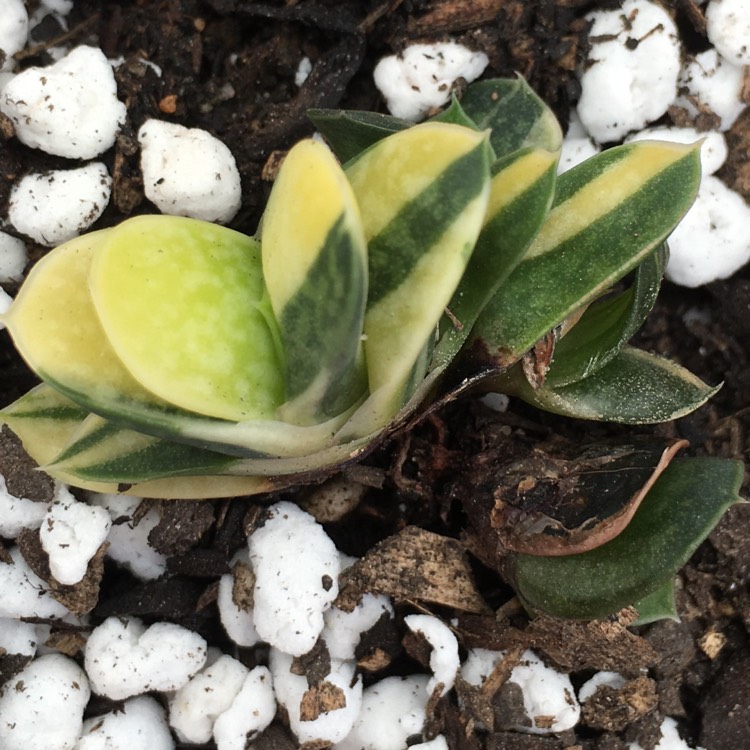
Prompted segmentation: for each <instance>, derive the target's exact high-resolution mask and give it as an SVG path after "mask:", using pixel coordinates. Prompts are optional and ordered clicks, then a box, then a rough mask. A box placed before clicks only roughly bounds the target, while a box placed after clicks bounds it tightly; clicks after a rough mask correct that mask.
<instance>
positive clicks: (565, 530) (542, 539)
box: [460, 440, 687, 562]
mask: <svg viewBox="0 0 750 750" xmlns="http://www.w3.org/2000/svg"><path fill="white" fill-rule="evenodd" d="M686 445H687V441H685V440H677V441H669V442H666V443H665V442H663V441H653V442H643V443H637V444H633V445H624V446H618V447H613V446H606V445H605V446H601V445H595V446H588V447H586V448H584V449H583V450H579V451H578V453H577V454H575V453H573V452H572V451H571V450H570V449H568V450H566V451H565V452H564V453H562V454H560V452H559V447H557V446H555V449H552V448H550V447H547V446H543V445H538V446H536V447H535V448H533V449H532V450H531V451H530V452H529V453H528V454H527V455H525V456H523V457H520V458H518V457H516V458H511V459H510V460H507V461H503V460H502V457H498V460H496V461H495V460H487V458H486V457H483V461H481V462H476V463H475V465H474V469H475V471H473V472H467V473H466V474H465V480H466V482H465V484H464V486H463V487H462V489H461V493H460V494H461V499H462V501H463V504H464V508H465V509H466V512H467V514H468V516H469V518H470V520H471V523H472V526H473V528H474V533H475V535H476V536H477V537H479V538H480V540H481V547H482V549H483V550H485V551H487V550H488V549H489V550H491V549H492V547H493V546H494V547H495V550H496V552H495V554H496V555H497V558H498V562H499V559H500V558H502V557H503V556H504V554H505V553H506V552H508V551H511V552H519V553H523V554H528V555H544V556H550V557H553V556H558V555H573V554H578V553H580V552H586V551H588V550H590V549H594V548H595V547H599V546H601V545H602V544H605V543H606V542H608V541H610V540H611V539H613V538H614V537H616V536H617V535H618V534H619V533H620V532H621V531H622V530H623V529H624V528H625V527H626V526H627V524H628V523H629V522H630V519H631V518H632V517H633V514H634V513H635V512H636V510H637V509H638V506H639V505H640V504H641V501H642V500H643V498H644V497H645V496H646V493H647V492H648V491H649V489H651V487H652V486H653V484H654V482H655V481H656V479H657V478H658V477H659V475H660V474H661V473H662V472H663V471H664V469H665V468H666V467H667V465H668V464H669V462H670V461H671V460H672V458H673V457H674V455H675V454H676V453H677V451H679V450H680V449H681V448H683V447H684V446H686ZM492 542H494V545H493V544H492Z"/></svg>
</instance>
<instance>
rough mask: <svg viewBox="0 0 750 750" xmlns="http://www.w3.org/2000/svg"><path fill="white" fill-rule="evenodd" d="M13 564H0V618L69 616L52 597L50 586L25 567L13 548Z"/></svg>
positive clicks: (18, 552) (24, 562)
mask: <svg viewBox="0 0 750 750" xmlns="http://www.w3.org/2000/svg"><path fill="white" fill-rule="evenodd" d="M10 557H11V559H12V560H13V564H12V565H9V564H8V563H3V562H0V591H2V592H3V593H2V596H0V617H45V618H46V617H58V618H63V617H65V616H66V615H68V614H70V613H69V612H68V610H67V609H65V607H63V605H62V604H60V603H59V602H58V601H56V600H55V599H53V598H52V596H51V595H50V593H49V586H47V583H46V582H45V581H43V580H42V579H41V578H39V576H37V575H36V574H35V573H34V571H32V570H31V568H30V567H29V566H28V565H27V563H26V561H25V560H24V559H23V555H22V554H21V550H19V549H18V547H12V548H11V550H10Z"/></svg>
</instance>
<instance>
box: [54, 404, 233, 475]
mask: <svg viewBox="0 0 750 750" xmlns="http://www.w3.org/2000/svg"><path fill="white" fill-rule="evenodd" d="M239 460H240V459H237V458H233V457H231V456H227V455H226V454H222V453H216V452H213V451H209V450H206V449H205V448H198V447H196V446H193V445H186V444H185V443H175V442H172V441H168V440H162V439H160V438H155V437H152V436H151V435H145V434H143V433H142V432H135V431H133V430H126V429H123V428H121V427H119V426H118V425H116V424H114V423H113V422H109V421H107V420H106V419H103V418H102V417H100V416H98V415H96V414H89V415H88V416H87V417H86V419H85V420H84V421H83V422H82V423H81V424H80V425H79V427H78V430H76V432H75V433H74V434H73V435H72V437H71V440H70V443H69V444H68V445H67V446H66V447H65V448H64V449H63V450H62V451H61V452H60V453H59V454H58V455H57V456H55V458H54V460H53V461H50V463H49V465H50V466H53V467H54V468H57V469H60V470H62V471H66V472H68V473H70V474H75V476H77V477H80V478H81V479H89V480H92V481H97V482H114V483H123V482H124V483H128V484H135V483H136V482H144V481H148V480H151V479H161V478H166V477H177V476H196V475H202V474H210V475H215V474H225V473H229V472H228V471H227V469H228V468H229V467H230V466H231V465H232V464H234V463H237V462H238V461H239Z"/></svg>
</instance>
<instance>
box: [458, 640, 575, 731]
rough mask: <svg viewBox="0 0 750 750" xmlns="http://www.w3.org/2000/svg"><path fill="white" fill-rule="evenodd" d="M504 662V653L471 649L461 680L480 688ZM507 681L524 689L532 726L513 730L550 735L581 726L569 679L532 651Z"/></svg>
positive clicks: (525, 655) (525, 703)
mask: <svg viewBox="0 0 750 750" xmlns="http://www.w3.org/2000/svg"><path fill="white" fill-rule="evenodd" d="M503 658H505V653H504V652H503V651H491V650H488V649H483V648H477V649H470V650H469V654H468V656H467V659H466V661H465V662H464V664H463V665H462V667H461V677H462V678H463V679H464V680H466V681H467V682H469V683H471V684H472V685H481V684H482V683H483V682H484V681H485V680H486V679H487V677H488V676H489V675H490V674H491V673H492V670H493V669H494V668H495V666H496V665H497V664H498V662H500V661H501V660H502V659H503ZM508 681H509V682H513V683H515V684H516V685H518V687H520V688H521V693H522V695H523V705H524V711H525V713H526V717H527V718H528V721H529V724H521V725H518V726H514V727H512V729H515V730H516V731H519V732H530V733H531V734H550V733H555V732H564V731H565V730H566V729H571V728H572V727H574V726H575V725H576V724H577V723H578V719H579V718H580V715H581V707H580V705H579V704H578V701H577V699H576V696H575V692H574V690H573V685H572V683H571V682H570V677H568V675H567V674H564V673H562V672H558V671H556V670H554V669H552V668H551V667H548V666H546V665H545V664H544V662H543V661H542V660H541V659H540V658H539V657H538V656H537V655H536V654H535V653H534V652H533V651H525V652H524V653H523V655H522V656H521V661H520V662H519V663H518V665H517V666H515V667H514V668H513V671H512V672H511V674H510V678H509V680H508ZM537 718H538V719H539V721H538V722H537ZM550 719H551V720H550Z"/></svg>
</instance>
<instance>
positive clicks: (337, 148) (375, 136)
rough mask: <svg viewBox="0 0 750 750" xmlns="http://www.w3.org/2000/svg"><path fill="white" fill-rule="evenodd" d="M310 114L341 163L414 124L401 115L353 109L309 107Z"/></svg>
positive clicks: (308, 113)
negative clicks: (402, 118) (399, 116)
mask: <svg viewBox="0 0 750 750" xmlns="http://www.w3.org/2000/svg"><path fill="white" fill-rule="evenodd" d="M307 116H308V117H309V118H310V119H311V120H312V122H313V124H314V125H315V127H316V128H317V129H318V130H319V131H320V132H321V133H322V134H323V136H324V137H325V139H326V141H328V144H329V145H330V147H331V148H332V149H333V152H334V153H335V154H336V156H338V158H339V159H340V160H341V161H342V162H347V161H349V160H350V159H353V158H354V157H355V156H358V155H359V154H361V153H362V152H363V151H366V150H367V149H368V148H369V147H370V146H372V145H373V144H374V143H377V142H378V141H379V140H381V139H382V138H385V137H386V136H389V135H391V134H393V133H397V132H398V131H399V130H405V129H406V128H408V127H411V126H412V124H413V123H411V122H407V121H406V120H401V119H399V118H398V117H391V116H390V115H382V114H378V113H377V112H365V111H359V110H354V109H349V110H347V109H310V110H308V112H307Z"/></svg>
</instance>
